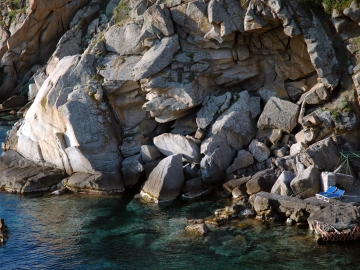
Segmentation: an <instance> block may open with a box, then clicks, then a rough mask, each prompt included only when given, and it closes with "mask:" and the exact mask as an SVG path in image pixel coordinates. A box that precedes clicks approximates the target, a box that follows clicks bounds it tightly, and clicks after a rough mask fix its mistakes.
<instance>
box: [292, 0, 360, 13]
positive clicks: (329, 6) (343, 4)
mask: <svg viewBox="0 0 360 270" xmlns="http://www.w3.org/2000/svg"><path fill="white" fill-rule="evenodd" d="M352 1H353V0H299V2H300V3H301V4H302V5H303V6H304V5H305V6H307V7H314V6H316V5H322V4H323V5H324V6H325V11H326V12H327V13H329V14H331V12H332V11H333V9H337V10H338V11H339V12H342V11H343V10H344V9H345V8H347V7H349V6H350V4H351V2H352ZM355 3H356V4H360V0H355Z"/></svg>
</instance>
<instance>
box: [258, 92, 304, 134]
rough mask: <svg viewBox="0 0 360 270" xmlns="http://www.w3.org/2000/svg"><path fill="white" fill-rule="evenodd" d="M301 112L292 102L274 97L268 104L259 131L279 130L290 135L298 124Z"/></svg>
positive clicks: (261, 116) (261, 118) (261, 117)
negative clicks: (266, 129) (267, 129)
mask: <svg viewBox="0 0 360 270" xmlns="http://www.w3.org/2000/svg"><path fill="white" fill-rule="evenodd" d="M299 110H300V107H299V106H297V105H296V104H294V103H292V102H289V101H285V100H281V99H279V98H276V97H272V98H270V100H269V101H268V102H267V103H266V105H265V108H264V110H263V112H262V113H261V115H260V118H259V120H258V123H257V126H258V128H259V129H265V128H277V129H280V130H282V131H284V132H287V133H290V132H291V131H292V130H293V129H294V127H295V126H296V124H297V118H298V115H299Z"/></svg>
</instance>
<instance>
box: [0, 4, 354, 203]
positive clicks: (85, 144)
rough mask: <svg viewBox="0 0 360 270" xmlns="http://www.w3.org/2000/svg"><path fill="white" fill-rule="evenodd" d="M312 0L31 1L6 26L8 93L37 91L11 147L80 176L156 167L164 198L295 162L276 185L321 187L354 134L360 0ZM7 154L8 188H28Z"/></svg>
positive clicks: (133, 174)
mask: <svg viewBox="0 0 360 270" xmlns="http://www.w3.org/2000/svg"><path fill="white" fill-rule="evenodd" d="M5 2H7V1H5ZM308 2H310V1H308ZM308 2H306V1H305V3H304V1H301V2H300V1H281V0H256V1H255V0H251V1H249V0H248V1H235V0H219V1H216V0H211V1H203V0H194V1H181V0H172V1H161V0H159V1H157V2H156V3H155V4H154V3H152V2H150V1H145V0H140V1H131V2H128V1H126V0H121V1H120V2H119V1H116V0H111V1H110V2H105V1H101V0H93V1H84V0H83V1H81V0H79V1H69V0H67V1H50V2H49V3H48V1H47V3H46V4H45V3H42V1H36V0H33V1H30V2H21V3H22V4H23V6H24V8H25V10H26V12H25V13H20V12H19V13H18V14H17V15H16V16H15V17H14V18H15V19H14V20H13V19H11V21H10V22H8V23H6V24H5V25H2V26H0V31H2V32H0V37H1V42H2V43H1V44H0V45H1V46H2V47H1V48H0V56H1V66H0V68H1V74H0V75H1V76H2V77H1V80H0V84H1V86H0V94H1V96H2V97H3V98H4V99H5V98H8V97H9V96H12V95H14V94H18V93H19V90H20V89H21V88H22V86H24V85H25V86H26V89H27V88H29V94H28V98H29V99H30V100H32V105H31V106H30V107H29V108H28V109H26V110H23V111H25V113H24V118H23V119H22V120H21V121H20V122H19V123H18V124H17V125H15V127H14V129H13V130H12V131H11V132H9V137H8V139H7V141H6V142H5V143H4V144H3V149H4V151H6V152H5V153H4V154H3V159H4V160H6V159H7V158H6V156H7V155H9V156H11V158H13V157H14V156H15V154H14V153H13V151H16V152H18V153H19V154H20V155H21V156H22V158H25V159H26V160H27V161H29V162H32V165H31V166H30V165H29V166H30V167H31V168H32V167H34V166H41V167H40V168H52V169H59V170H60V171H62V172H66V174H67V175H68V177H67V178H66V179H64V180H63V181H62V182H61V185H64V186H66V187H67V188H69V189H71V190H73V191H81V192H83V191H85V192H102V193H109V192H121V191H123V190H124V189H126V188H127V187H131V186H134V185H137V184H138V183H142V182H143V181H146V182H145V185H144V186H143V188H142V191H141V194H142V195H143V196H144V197H145V198H147V199H149V200H151V201H155V202H157V201H162V200H170V199H173V198H174V197H176V196H178V195H179V194H181V193H183V194H184V196H185V197H195V196H197V195H200V194H203V193H204V192H205V191H206V190H208V189H211V188H214V187H217V186H219V185H222V184H223V183H224V182H225V181H228V180H231V179H242V180H241V181H242V182H241V183H242V185H243V186H244V185H245V184H246V188H245V190H244V191H243V192H245V194H246V193H247V194H250V195H251V194H253V193H256V192H259V191H264V190H265V191H270V190H271V189H272V187H273V184H274V183H275V181H276V180H277V178H278V176H280V175H281V174H282V173H283V172H284V171H285V173H286V175H292V176H293V177H292V179H290V181H288V180H287V181H288V182H289V183H288V184H287V185H286V184H283V185H280V184H278V186H279V187H281V188H277V189H276V191H275V192H276V193H278V194H280V193H281V195H288V196H290V195H292V194H293V195H294V196H297V197H299V198H305V197H309V196H313V195H314V194H315V193H316V192H318V191H319V189H320V184H319V183H318V182H317V181H319V180H316V179H315V176H319V175H320V173H321V171H332V170H334V168H335V167H336V165H337V162H338V161H339V157H340V154H339V152H340V151H341V150H354V151H355V150H358V147H359V146H358V136H359V134H358V131H357V129H358V112H359V109H358V100H357V97H358V91H360V86H359V85H360V77H359V76H360V73H358V72H359V71H360V66H357V56H358V51H359V49H360V47H359V45H358V43H359V41H358V39H359V36H360V27H359V24H358V23H359V22H360V19H359V16H358V13H359V12H360V9H358V6H357V5H356V3H355V2H353V3H352V4H351V5H350V6H349V7H347V8H345V9H334V11H333V13H332V14H331V15H328V14H326V13H325V11H324V7H323V6H322V5H320V4H319V5H310V4H309V3H308ZM2 5H5V4H4V3H2ZM111 14H114V15H113V17H112V18H111ZM2 16H4V14H3V15H2ZM110 18H111V20H110ZM56 42H57V45H56ZM46 61H47V62H46ZM45 62H46V64H44V63H45ZM36 64H40V65H41V67H39V66H35V68H34V65H36ZM351 76H352V77H351ZM30 77H31V78H32V80H30V82H28V81H29V79H30ZM19 83H20V84H19ZM18 85H20V86H18ZM23 89H24V88H23ZM4 162H5V161H4ZM5 163H6V162H5ZM6 164H7V165H6V166H5V165H4V166H2V171H1V172H0V175H1V178H0V179H1V180H0V188H2V189H5V190H8V191H17V192H25V191H24V189H23V187H24V185H27V186H28V187H29V183H28V182H29V180H28V179H29V177H28V176H22V177H21V179H19V177H16V176H14V173H11V172H9V170H12V172H13V171H14V165H13V163H9V162H8V163H6ZM9 164H10V165H9ZM29 166H28V167H27V168H30V167H29ZM353 166H354V167H355V168H356V169H357V168H358V167H359V165H358V164H356V163H354V164H353ZM15 169H16V166H15ZM359 169H360V168H359ZM29 170H30V169H29ZM15 171H16V170H15ZM30 171H31V172H32V176H33V174H34V172H33V171H32V170H30ZM50 171H53V170H50ZM29 174H31V173H29ZM254 175H255V176H254ZM250 177H252V179H251V180H250V181H248V180H249V179H250ZM37 179H38V178H37ZM40 179H42V178H41V177H40ZM244 179H247V180H244ZM293 179H294V180H293ZM14 182H17V183H20V184H19V185H18V186H19V188H15V189H14V188H13V183H14ZM33 182H34V183H35V182H36V181H33ZM290 182H291V183H290ZM304 182H305V183H306V184H303V183H304ZM26 183H27V184H26ZM284 183H285V182H284ZM34 185H35V184H34ZM51 185H53V183H51ZM51 185H50V184H49V185H48V187H49V188H50V187H51ZM30 186H31V185H30ZM45 186H46V185H45ZM239 186H240V185H239ZM41 187H42V188H41V189H42V190H43V189H44V186H41ZM45 189H46V188H45ZM26 190H32V191H34V190H37V188H34V189H31V188H28V189H26Z"/></svg>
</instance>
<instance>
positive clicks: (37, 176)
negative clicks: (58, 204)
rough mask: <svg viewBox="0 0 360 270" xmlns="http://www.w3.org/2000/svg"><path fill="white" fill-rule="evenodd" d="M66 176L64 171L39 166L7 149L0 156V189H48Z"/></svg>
mask: <svg viewBox="0 0 360 270" xmlns="http://www.w3.org/2000/svg"><path fill="white" fill-rule="evenodd" d="M65 177H66V174H65V172H64V171H62V170H60V169H54V168H51V167H45V166H39V165H37V164H35V163H33V162H32V161H29V160H27V159H25V158H24V157H22V156H21V155H20V154H19V153H18V152H16V151H13V150H9V151H7V152H4V153H3V155H2V156H1V157H0V190H5V191H7V192H11V193H33V192H43V191H48V190H50V188H51V187H52V186H53V185H56V184H57V183H59V182H60V181H61V180H63V179H64V178H65Z"/></svg>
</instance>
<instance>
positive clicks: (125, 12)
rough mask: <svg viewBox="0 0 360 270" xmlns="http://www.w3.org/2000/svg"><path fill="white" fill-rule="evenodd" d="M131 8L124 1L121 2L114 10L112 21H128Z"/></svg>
mask: <svg viewBox="0 0 360 270" xmlns="http://www.w3.org/2000/svg"><path fill="white" fill-rule="evenodd" d="M130 11H131V8H130V7H129V6H128V3H127V1H126V0H121V1H120V2H119V4H118V5H117V6H116V8H115V9H114V19H115V21H116V22H117V23H120V22H122V21H124V20H127V19H129V17H130Z"/></svg>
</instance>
